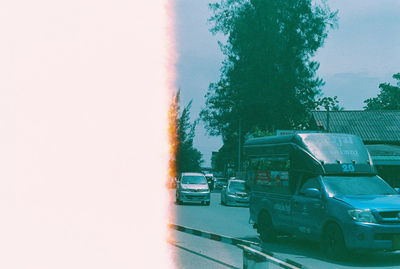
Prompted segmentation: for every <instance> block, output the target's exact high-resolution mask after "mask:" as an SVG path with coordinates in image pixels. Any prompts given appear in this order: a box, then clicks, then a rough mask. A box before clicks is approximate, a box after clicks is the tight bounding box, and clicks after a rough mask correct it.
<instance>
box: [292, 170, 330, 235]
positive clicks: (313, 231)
mask: <svg viewBox="0 0 400 269" xmlns="http://www.w3.org/2000/svg"><path fill="white" fill-rule="evenodd" d="M310 188H312V189H317V190H319V193H320V195H319V196H317V195H316V194H317V192H314V193H310V191H307V189H310ZM292 203H293V204H292V225H293V228H294V233H295V234H296V235H298V236H301V237H306V238H308V239H312V238H318V236H319V235H320V231H321V225H322V220H323V219H324V210H323V209H324V205H323V201H322V199H321V184H320V182H319V180H318V178H317V177H312V178H309V179H307V180H306V181H305V182H304V184H303V185H301V186H300V187H299V189H298V190H297V192H296V194H295V195H294V196H293V200H292Z"/></svg>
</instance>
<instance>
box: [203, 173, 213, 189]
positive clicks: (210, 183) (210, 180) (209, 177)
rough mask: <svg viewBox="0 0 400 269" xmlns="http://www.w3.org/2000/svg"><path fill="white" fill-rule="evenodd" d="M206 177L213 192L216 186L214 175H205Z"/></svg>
mask: <svg viewBox="0 0 400 269" xmlns="http://www.w3.org/2000/svg"><path fill="white" fill-rule="evenodd" d="M204 176H205V177H206V179H207V183H208V187H209V188H210V190H211V191H212V190H213V189H214V184H215V180H214V176H213V174H205V175H204Z"/></svg>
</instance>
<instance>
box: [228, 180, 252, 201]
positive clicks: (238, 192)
mask: <svg viewBox="0 0 400 269" xmlns="http://www.w3.org/2000/svg"><path fill="white" fill-rule="evenodd" d="M221 204H223V205H242V206H248V205H249V195H248V193H247V191H246V186H245V181H244V180H235V179H234V180H229V181H228V185H227V186H224V187H223V188H222V190H221Z"/></svg>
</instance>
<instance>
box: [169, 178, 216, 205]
mask: <svg viewBox="0 0 400 269" xmlns="http://www.w3.org/2000/svg"><path fill="white" fill-rule="evenodd" d="M175 195H176V196H175V199H176V203H177V204H183V203H184V202H201V203H202V204H205V205H210V189H209V187H208V183H207V180H206V178H205V177H204V175H203V174H200V173H182V174H181V177H180V178H179V181H178V183H177V187H176V194H175Z"/></svg>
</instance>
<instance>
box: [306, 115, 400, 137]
mask: <svg viewBox="0 0 400 269" xmlns="http://www.w3.org/2000/svg"><path fill="white" fill-rule="evenodd" d="M312 114H313V117H314V120H315V123H316V125H317V127H319V128H322V129H323V130H325V131H329V132H332V133H349V134H355V135H358V136H360V137H361V139H362V140H363V141H364V143H366V144H376V143H382V144H383V143H388V144H400V110H375V111H372V110H369V111H363V110H349V111H329V130H328V126H327V125H328V124H327V116H328V112H327V111H313V112H312Z"/></svg>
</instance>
